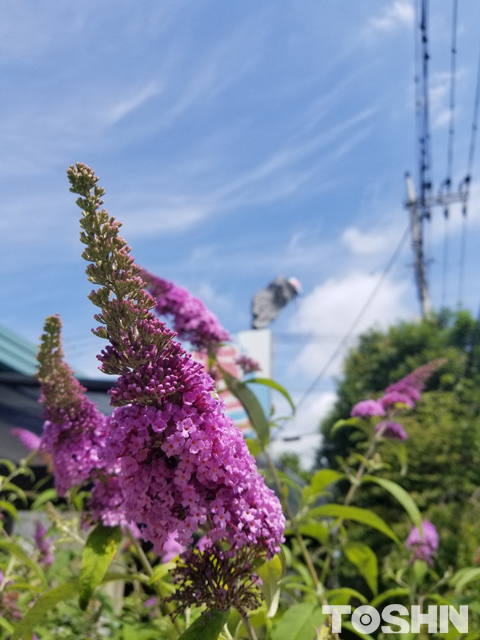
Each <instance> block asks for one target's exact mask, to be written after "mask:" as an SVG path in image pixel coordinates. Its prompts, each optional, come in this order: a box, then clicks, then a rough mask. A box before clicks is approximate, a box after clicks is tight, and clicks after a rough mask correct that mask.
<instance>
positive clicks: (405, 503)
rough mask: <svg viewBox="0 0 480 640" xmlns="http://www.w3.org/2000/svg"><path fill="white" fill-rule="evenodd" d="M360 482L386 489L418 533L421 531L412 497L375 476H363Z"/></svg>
mask: <svg viewBox="0 0 480 640" xmlns="http://www.w3.org/2000/svg"><path fill="white" fill-rule="evenodd" d="M362 482H375V483H376V484H378V485H380V486H381V487H383V488H384V489H386V490H387V491H388V492H389V493H391V495H392V496H393V497H394V498H395V499H396V500H398V502H399V503H400V504H401V505H402V507H403V508H404V509H405V511H406V512H407V513H408V515H409V517H410V520H411V521H412V522H413V524H414V525H415V526H416V527H418V529H419V531H420V532H421V531H422V514H421V513H420V511H419V510H418V507H417V505H416V504H415V502H414V500H413V498H412V496H411V495H410V494H409V493H407V492H406V491H405V489H403V488H402V487H401V486H400V485H398V484H397V483H396V482H392V481H391V480H387V479H386V478H377V477H376V476H364V478H363V480H362Z"/></svg>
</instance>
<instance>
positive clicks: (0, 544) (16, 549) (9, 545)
mask: <svg viewBox="0 0 480 640" xmlns="http://www.w3.org/2000/svg"><path fill="white" fill-rule="evenodd" d="M0 549H4V550H5V551H8V552H9V553H11V554H12V555H14V556H16V557H17V558H18V559H19V560H21V561H22V562H23V563H24V564H25V565H26V566H27V567H28V568H29V569H31V570H32V571H34V572H35V573H36V574H37V576H38V577H39V578H40V580H41V581H42V582H43V584H45V585H46V584H47V578H46V577H45V573H44V572H43V569H42V567H41V566H40V565H39V564H37V563H36V562H35V561H34V560H32V559H31V558H30V556H29V555H28V554H27V553H26V552H25V551H24V550H23V549H22V547H20V546H19V545H18V544H15V543H14V542H9V541H8V540H0Z"/></svg>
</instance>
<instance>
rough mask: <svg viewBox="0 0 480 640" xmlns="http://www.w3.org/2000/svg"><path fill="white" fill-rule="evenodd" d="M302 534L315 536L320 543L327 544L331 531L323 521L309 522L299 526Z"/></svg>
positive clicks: (307, 536) (308, 536)
mask: <svg viewBox="0 0 480 640" xmlns="http://www.w3.org/2000/svg"><path fill="white" fill-rule="evenodd" d="M299 531H300V533H301V535H302V536H305V537H306V538H313V539H314V540H316V541H317V542H319V543H320V544H327V542H328V540H329V537H330V532H329V530H328V529H327V527H326V526H325V525H323V524H322V523H321V522H307V523H306V524H302V525H300V527H299Z"/></svg>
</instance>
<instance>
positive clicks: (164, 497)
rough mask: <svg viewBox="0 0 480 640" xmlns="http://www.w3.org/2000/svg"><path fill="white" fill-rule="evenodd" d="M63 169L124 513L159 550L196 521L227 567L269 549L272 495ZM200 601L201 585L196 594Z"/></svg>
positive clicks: (94, 198)
mask: <svg viewBox="0 0 480 640" xmlns="http://www.w3.org/2000/svg"><path fill="white" fill-rule="evenodd" d="M67 173H68V177H69V180H70V183H71V185H72V186H71V189H70V190H71V191H73V192H74V193H77V194H79V195H80V197H79V198H78V199H77V204H78V205H79V206H80V208H81V209H82V219H81V222H80V224H81V227H82V232H81V241H82V242H83V243H84V244H85V245H86V248H85V251H84V252H83V257H84V258H85V260H87V261H88V262H89V263H90V264H89V265H88V267H87V270H86V271H87V275H88V278H89V280H90V281H91V282H92V283H93V284H95V285H98V288H97V289H96V290H94V291H92V293H91V294H90V296H89V297H90V300H91V301H92V302H93V303H94V304H95V305H96V306H98V307H99V308H100V313H98V314H97V315H96V316H95V318H96V320H97V321H98V322H99V324H100V326H99V327H98V328H97V329H95V330H94V333H95V334H96V335H98V336H100V337H102V338H106V339H108V341H109V344H108V345H107V346H106V347H105V349H104V350H103V351H102V352H101V355H100V356H99V359H100V362H101V367H100V369H101V370H102V371H104V372H105V373H110V374H118V375H119V378H118V380H117V381H116V382H115V383H114V386H113V388H112V391H111V403H112V405H114V406H115V407H116V408H115V410H114V411H113V413H112V414H111V416H110V417H109V418H108V420H107V423H108V434H107V440H106V446H105V448H104V456H105V460H106V462H107V463H109V464H110V463H112V462H113V461H114V460H115V461H118V463H119V464H120V473H119V479H120V484H121V487H122V491H123V495H124V500H125V502H124V506H125V510H126V513H127V516H128V517H129V519H131V520H133V521H135V522H137V523H138V524H139V526H140V528H141V535H142V537H143V539H144V540H148V541H150V542H151V543H152V544H153V547H154V550H155V551H156V553H158V554H159V555H162V553H163V551H164V547H165V544H166V543H167V541H168V540H169V537H170V540H171V536H172V535H173V536H174V537H175V539H176V540H177V541H178V542H179V544H181V545H184V546H188V545H191V544H192V543H193V540H194V536H195V534H196V533H197V532H198V531H199V529H200V530H201V531H202V532H203V533H205V535H206V537H207V546H206V548H205V551H203V552H201V551H196V552H195V553H197V554H200V555H201V554H202V553H203V554H208V553H209V549H213V548H214V547H215V548H217V549H219V548H221V549H222V553H225V558H228V560H229V562H230V566H231V568H232V567H234V566H236V564H235V559H236V558H237V557H239V554H241V553H242V550H243V549H245V548H251V549H252V550H254V552H255V556H256V557H266V558H269V557H271V556H273V555H274V554H275V553H277V552H278V551H279V544H280V542H281V541H282V540H283V531H284V526H285V519H284V517H283V514H282V512H281V507H280V503H279V501H278V499H277V498H276V496H275V494H274V493H273V492H272V491H271V490H270V489H269V488H268V487H267V486H266V485H265V483H264V480H263V478H262V477H261V476H260V474H259V473H258V471H257V469H256V466H255V460H254V458H253V456H251V455H250V453H249V451H248V448H247V446H246V443H245V441H244V439H243V436H242V434H241V432H240V431H239V430H238V429H237V428H236V427H235V425H234V424H233V421H232V420H231V419H230V418H228V417H227V416H226V415H225V413H224V405H223V402H222V401H221V400H220V399H219V398H218V396H217V395H216V393H215V389H214V383H213V380H212V379H211V377H210V376H209V375H208V374H207V372H206V371H205V370H204V368H203V367H202V365H200V364H199V363H197V362H195V361H194V360H193V359H192V357H191V355H190V354H188V353H187V352H186V351H185V350H184V349H183V348H182V346H181V345H180V344H179V343H178V342H176V341H175V340H174V339H173V338H174V335H175V334H174V333H173V332H172V331H170V330H169V329H167V327H166V326H165V324H164V323H163V322H161V321H160V319H159V318H158V317H157V316H155V315H154V314H153V313H152V309H154V307H155V305H156V302H155V300H154V298H153V297H152V296H151V295H150V294H149V293H148V292H146V291H145V290H144V287H145V284H146V283H145V282H144V281H143V280H142V278H141V277H140V269H139V267H138V266H137V265H136V264H135V261H134V259H133V257H132V256H131V255H130V248H129V247H128V245H127V244H126V242H125V240H123V238H121V237H120V235H119V227H120V223H119V222H117V221H116V220H115V219H114V218H112V217H110V216H109V214H108V213H107V212H106V211H105V209H102V208H100V207H101V205H102V204H103V202H102V200H101V198H102V197H103V195H104V191H103V189H101V188H100V187H98V186H97V180H98V178H97V177H96V176H95V174H94V172H93V171H92V170H91V169H90V168H89V167H87V166H86V165H83V164H77V165H76V166H72V167H70V169H69V170H68V172H67ZM201 557H203V556H201ZM184 580H185V584H186V583H187V582H188V580H189V578H188V575H187V572H184ZM205 588H206V585H205ZM227 591H228V589H227ZM230 592H231V593H232V594H233V593H234V590H232V589H230ZM203 596H204V599H203V600H202V597H203ZM208 600H209V596H208V594H207V592H206V591H205V592H204V593H203V595H202V594H200V595H199V599H198V601H197V603H198V604H200V603H201V602H205V603H207V601H208ZM227 600H228V598H227ZM229 602H230V601H229ZM248 602H249V601H248V598H245V606H248ZM232 603H233V602H230V604H232ZM227 604H228V603H227ZM228 606H229V605H228Z"/></svg>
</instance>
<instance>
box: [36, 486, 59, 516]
mask: <svg viewBox="0 0 480 640" xmlns="http://www.w3.org/2000/svg"><path fill="white" fill-rule="evenodd" d="M57 498H58V494H57V492H56V491H55V489H45V491H42V493H40V494H39V495H38V496H37V497H36V498H35V500H34V501H33V504H32V511H36V510H37V509H38V508H39V507H41V506H42V505H44V504H45V503H46V502H49V501H52V500H56V499H57Z"/></svg>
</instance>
